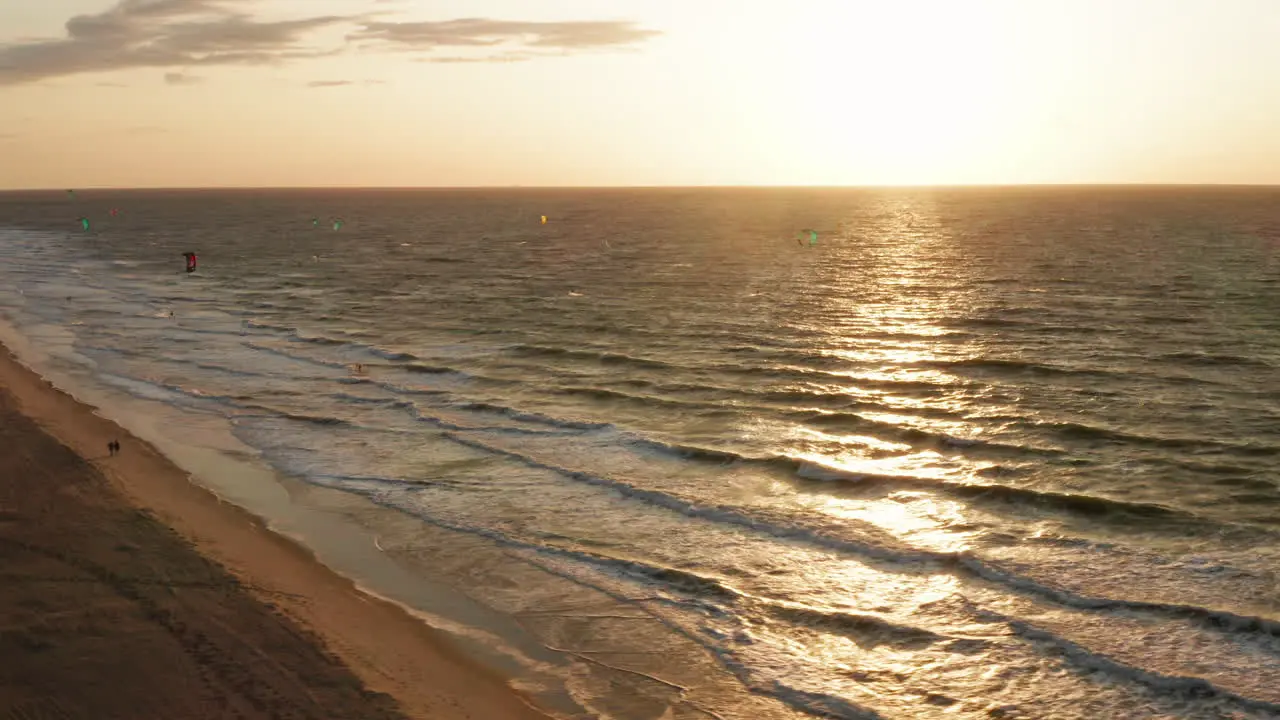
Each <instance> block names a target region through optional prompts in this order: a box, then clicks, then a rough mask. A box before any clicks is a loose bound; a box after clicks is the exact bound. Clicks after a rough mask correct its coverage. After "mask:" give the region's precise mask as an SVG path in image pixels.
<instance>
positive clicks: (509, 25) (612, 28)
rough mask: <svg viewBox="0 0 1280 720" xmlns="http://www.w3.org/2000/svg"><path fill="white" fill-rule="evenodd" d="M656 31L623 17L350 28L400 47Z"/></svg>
mask: <svg viewBox="0 0 1280 720" xmlns="http://www.w3.org/2000/svg"><path fill="white" fill-rule="evenodd" d="M660 34H661V33H659V32H657V31H656V30H645V29H643V28H639V27H636V25H635V23H632V22H625V21H613V20H610V21H579V22H516V21H510V20H489V19H485V18H463V19H459V20H443V21H439V22H402V23H395V22H368V23H364V27H363V28H362V29H361V30H358V31H356V32H354V33H352V34H351V37H352V38H353V39H356V40H373V41H378V42H381V43H383V44H384V45H389V46H393V47H396V48H400V49H414V50H431V49H434V48H437V47H492V46H495V45H502V44H513V45H523V46H526V47H539V48H557V49H561V50H584V49H591V48H601V47H611V46H619V45H632V44H635V43H638V42H643V41H645V40H648V39H650V38H653V37H656V36H657V35H660Z"/></svg>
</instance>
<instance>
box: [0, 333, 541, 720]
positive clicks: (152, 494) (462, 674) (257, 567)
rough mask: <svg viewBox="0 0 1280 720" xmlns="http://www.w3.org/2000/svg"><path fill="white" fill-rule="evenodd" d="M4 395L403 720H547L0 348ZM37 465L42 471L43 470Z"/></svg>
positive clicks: (393, 606) (424, 630)
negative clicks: (113, 451)
mask: <svg viewBox="0 0 1280 720" xmlns="http://www.w3.org/2000/svg"><path fill="white" fill-rule="evenodd" d="M0 394H2V395H5V396H7V398H6V400H7V401H8V402H9V403H10V405H11V406H12V407H14V409H16V411H17V412H18V413H19V414H20V415H22V416H24V417H25V418H26V419H28V420H30V421H31V423H32V424H33V425H34V426H36V427H38V428H39V430H40V431H43V433H44V434H46V435H48V436H49V437H50V438H52V439H53V440H54V441H56V442H57V443H59V444H60V445H61V446H62V447H63V448H65V449H67V450H70V451H71V452H72V453H74V454H75V455H76V456H78V459H79V460H80V462H81V463H82V464H84V465H86V466H88V467H89V468H92V469H93V471H94V472H93V474H95V475H97V476H98V478H100V479H101V481H102V483H103V484H104V487H103V491H104V493H105V495H106V496H115V499H116V500H118V501H119V502H120V503H121V504H122V505H125V506H128V507H132V508H133V509H134V510H135V511H141V512H144V513H148V514H150V515H152V516H153V517H154V518H155V519H156V520H158V521H159V523H160V524H161V525H163V526H165V527H167V528H169V529H171V530H172V531H173V532H174V533H176V535H177V536H178V537H179V538H181V539H182V540H183V541H185V542H186V543H187V544H188V545H189V546H190V548H191V549H192V550H194V551H195V553H197V554H198V556H199V557H201V558H204V559H207V560H212V561H214V562H216V563H217V564H218V565H220V566H221V567H222V568H223V569H225V571H226V572H227V573H229V574H230V575H231V576H232V577H233V578H235V579H236V580H237V581H238V584H239V586H240V587H241V588H242V589H243V590H244V594H245V595H246V596H247V598H246V599H248V600H250V601H251V602H252V603H253V604H255V605H258V606H266V607H269V608H273V609H274V611H275V612H278V613H280V614H281V615H282V616H283V617H284V618H287V620H289V621H291V622H292V623H294V624H296V625H298V626H300V627H301V628H302V629H303V631H304V632H307V633H310V634H312V635H313V637H315V638H318V641H319V642H318V645H319V650H320V651H321V652H322V653H331V654H332V655H335V656H336V657H337V658H338V659H339V660H340V662H341V664H342V665H343V666H345V668H347V669H349V671H350V672H352V673H354V675H355V676H356V677H357V678H358V679H359V681H360V682H361V683H363V685H364V686H365V687H367V688H368V691H371V692H372V693H384V694H386V695H389V696H390V697H392V698H394V699H395V700H396V701H397V703H398V704H399V707H400V709H401V710H402V711H403V712H404V714H405V715H406V716H408V717H414V718H417V717H424V718H425V717H430V718H440V719H441V720H447V719H453V718H457V719H462V718H490V717H494V718H497V717H501V718H512V719H513V720H547V718H549V717H550V716H549V715H548V714H545V713H544V712H542V711H540V710H538V709H537V708H536V707H535V706H534V704H533V702H532V701H531V700H530V699H529V698H528V697H526V696H524V695H522V694H521V693H519V692H518V691H516V690H515V689H513V688H512V687H511V686H510V685H509V684H508V682H507V679H506V678H504V677H502V676H500V675H499V674H498V673H497V672H495V671H494V670H492V669H490V668H488V667H485V666H482V665H481V664H480V663H479V662H478V661H476V660H473V659H471V658H470V657H467V656H466V655H465V654H464V653H463V652H462V651H461V649H459V648H458V647H456V646H455V645H454V643H453V641H452V640H451V638H449V637H448V636H446V635H445V634H444V633H442V632H441V631H438V630H436V629H434V628H432V627H430V626H428V625H427V624H426V623H425V622H424V621H423V620H421V619H420V618H417V617H415V616H414V614H413V611H411V610H410V609H408V608H406V607H405V606H403V605H400V604H399V603H396V602H393V601H391V600H388V599H386V598H383V597H381V596H379V595H376V594H374V593H372V592H370V591H368V590H365V589H363V588H361V587H360V586H359V585H357V584H356V582H354V581H353V580H351V579H348V578H346V577H344V576H342V575H339V574H338V573H337V572H336V571H334V570H332V569H330V568H329V567H328V566H326V565H324V564H323V563H321V562H320V560H319V559H318V558H317V557H316V556H315V554H314V553H313V552H312V551H311V550H310V549H308V548H306V547H305V546H303V545H301V544H300V543H299V542H297V541H295V540H294V539H292V538H290V537H288V536H286V535H283V534H280V533H277V532H274V531H272V530H271V529H269V528H268V527H267V525H266V522H265V521H264V520H263V519H261V518H259V517H258V516H257V515H254V514H253V513H251V512H250V511H248V510H245V509H243V508H241V507H239V506H237V505H234V504H232V503H230V502H227V501H225V500H223V499H222V498H221V497H219V496H218V495H217V494H215V493H214V492H213V491H211V490H208V489H206V488H204V487H202V486H201V485H199V484H197V483H195V482H194V481H193V479H192V478H191V476H190V473H188V472H187V471H185V470H183V469H181V468H180V467H178V466H177V465H176V464H175V463H174V462H173V461H172V460H170V459H169V458H168V457H166V456H165V455H164V454H162V453H161V452H160V451H158V450H156V449H155V448H154V447H153V446H152V445H151V444H149V443H147V442H145V441H143V440H140V439H138V438H137V437H135V436H134V435H133V434H131V433H130V432H128V431H127V430H125V429H124V428H122V427H121V426H119V425H117V424H116V423H115V422H113V421H111V420H108V419H106V418H104V417H103V416H101V415H100V414H98V412H97V410H96V409H95V408H93V407H92V406H90V405H87V404H84V403H81V402H80V401H78V400H76V399H75V398H73V397H72V396H70V395H69V394H67V393H66V392H64V391H62V390H61V389H59V388H57V387H55V386H54V385H53V384H52V383H51V382H50V381H48V380H46V379H45V378H43V377H42V376H40V375H39V374H37V372H36V371H34V370H32V369H31V368H29V367H27V366H26V365H24V364H22V363H21V362H20V361H19V360H18V359H17V358H16V357H15V356H14V355H13V353H12V352H11V351H10V350H9V348H7V347H5V346H3V345H0ZM19 424H20V423H19ZM113 439H114V440H118V441H119V442H120V444H121V452H120V455H119V456H118V457H108V456H107V455H106V452H105V448H106V446H107V443H108V442H109V441H110V440H113ZM33 462H34V463H35V465H36V466H39V465H40V462H41V459H40V458H35V459H34V460H33ZM104 542H110V541H109V540H108V541H104ZM272 651H273V649H272V648H267V649H266V650H262V649H259V652H260V653H262V652H265V653H266V654H267V655H270V654H271V653H272Z"/></svg>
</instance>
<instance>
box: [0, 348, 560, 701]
mask: <svg viewBox="0 0 1280 720" xmlns="http://www.w3.org/2000/svg"><path fill="white" fill-rule="evenodd" d="M113 439H115V440H118V441H119V442H120V444H121V446H122V450H121V452H120V454H119V455H118V456H115V457H111V456H109V455H108V452H107V443H108V442H109V441H111V440H113ZM399 717H412V718H433V719H438V720H455V719H459V720H460V719H462V718H475V719H477V720H479V719H481V718H484V719H485V720H490V719H502V720H508V719H510V720H525V719H528V720H534V719H544V720H545V717H546V716H545V715H543V714H541V713H540V712H538V711H536V710H535V709H533V708H532V707H531V706H530V705H529V704H528V703H527V701H526V700H525V699H524V698H523V697H521V696H520V695H518V694H517V693H516V692H515V691H514V690H512V689H511V688H509V687H508V686H507V684H506V683H505V682H504V681H503V678H501V677H499V676H498V675H497V674H495V673H493V672H491V671H489V670H488V669H487V668H484V667H481V666H480V665H478V664H476V663H475V662H474V661H472V660H470V659H469V658H467V657H464V656H463V655H462V654H461V653H460V651H459V650H457V649H456V648H455V647H454V646H453V645H452V644H451V643H450V641H449V640H448V638H447V637H445V636H443V635H441V634H440V633H439V632H437V631H435V630H433V629H432V628H430V627H428V626H426V625H425V624H424V623H422V622H420V621H419V620H418V619H416V618H414V617H413V616H412V615H410V614H409V613H408V612H406V611H405V610H404V609H402V608H401V607H399V606H397V605H395V604H392V603H390V602H386V601H384V600H381V599H378V598H376V597H373V596H370V595H368V594H366V593H364V592H361V591H360V590H359V589H358V588H357V587H356V586H355V585H354V584H353V583H351V582H350V581H348V580H346V579H344V578H343V577H341V576H339V575H337V574H336V573H334V572H332V571H331V570H329V569H328V568H326V567H325V566H323V565H321V564H320V563H319V562H317V561H316V560H315V559H314V558H313V557H312V555H311V554H310V553H309V552H308V551H306V550H305V549H304V548H302V547H300V546H299V545H297V544H296V543H294V542H293V541H292V540H289V539H287V538H284V537H282V536H279V535H276V534H274V533H272V532H270V531H269V530H267V529H266V528H265V527H264V526H263V525H262V523H261V522H260V521H258V520H257V519H256V518H255V517H253V516H252V515H250V514H249V513H247V512H245V511H243V510H241V509H239V508H237V507H235V506H233V505H230V504H228V503H224V502H222V501H220V500H219V499H218V498H217V497H216V496H215V495H213V494H212V493H210V492H208V491H206V490H204V489H203V488H200V487H199V486H197V485H195V484H193V483H192V482H191V481H190V480H189V479H188V477H187V474H186V473H185V472H183V471H182V470H181V469H179V468H178V467H177V466H175V465H174V464H173V463H171V462H170V461H169V460H168V459H166V458H165V457H164V456H162V455H161V454H160V453H159V452H157V451H156V450H154V449H153V448H151V447H150V446H149V445H147V444H146V443H143V442H142V441H140V440H138V439H136V438H134V437H132V436H130V435H129V434H128V433H126V432H125V431H123V430H122V429H121V428H119V427H118V426H117V425H116V424H114V423H113V422H111V421H109V420H106V419H104V418H102V417H100V416H98V415H97V414H95V412H94V410H93V409H92V408H90V407H88V406H86V405H82V404H80V403H78V402H76V401H75V400H74V399H73V398H71V397H70V396H68V395H66V394H64V393H62V392H61V391H59V390H57V389H55V388H53V387H51V386H50V385H49V384H48V383H47V382H45V381H44V380H43V379H42V378H40V377H39V376H38V375H36V374H35V373H33V372H31V371H30V370H28V369H27V368H25V367H23V366H22V365H20V364H19V363H17V362H16V361H15V360H14V359H13V358H12V356H10V355H9V354H8V352H7V351H4V350H3V348H0V718H2V719H3V720H10V719H13V720H35V719H37V718H40V719H43V718H50V719H70V718H86V719H87V718H94V719H95V720H98V719H110V718H131V719H132V718H166V719H169V718H193V719H196V718H242V719H245V720H256V719H257V718H399Z"/></svg>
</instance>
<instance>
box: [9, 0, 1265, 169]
mask: <svg viewBox="0 0 1280 720" xmlns="http://www.w3.org/2000/svg"><path fill="white" fill-rule="evenodd" d="M1077 182H1084V183H1110V182H1117V183H1124V182H1152V183H1268V184H1274V183H1280V0H786V1H785V2H783V1H778V0H123V1H118V2H113V1H111V0H105V1H104V0H56V1H54V2H25V1H21V2H18V1H14V2H3V3H0V188H24V187H47V188H62V187H75V188H88V187H157V186H158V187H204V186H468V185H577V186H582V185H883V184H970V183H997V184H1006V183H1009V184H1013V183H1077Z"/></svg>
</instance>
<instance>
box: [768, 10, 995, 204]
mask: <svg viewBox="0 0 1280 720" xmlns="http://www.w3.org/2000/svg"><path fill="white" fill-rule="evenodd" d="M924 6H925V4H922V3H919V2H901V3H899V2H875V3H872V2H861V3H859V2H848V1H845V0H835V1H833V2H821V3H818V2H808V3H805V2H801V3H798V4H797V7H796V10H795V12H794V13H791V14H789V15H788V19H787V21H786V33H785V35H786V36H787V37H789V38H791V42H790V43H789V44H788V45H787V48H786V50H785V51H781V52H780V51H774V52H768V53H763V54H762V58H763V60H762V63H761V66H760V67H758V68H757V72H756V73H750V75H751V76H752V77H755V78H763V82H764V83H766V84H767V85H768V86H770V87H773V88H785V90H783V91H782V92H781V96H782V97H784V98H786V99H787V101H786V102H784V103H783V107H782V109H781V112H780V113H778V114H777V115H778V116H777V117H774V118H772V119H771V122H770V125H771V127H772V129H773V130H774V131H775V132H776V131H777V130H779V129H781V128H784V127H785V128H787V129H788V130H787V131H786V132H787V135H788V137H787V138H780V139H779V141H780V142H783V143H786V144H787V145H788V148H787V150H788V152H791V153H793V155H794V156H795V157H796V158H797V162H804V163H805V164H807V165H810V166H813V165H816V166H817V167H818V168H819V170H818V174H819V175H821V178H820V179H819V181H820V182H833V183H836V184H846V183H850V182H852V183H854V184H858V183H861V182H867V181H870V182H872V183H875V184H939V183H949V182H972V181H979V182H980V181H981V180H980V178H981V177H982V176H984V175H989V174H991V173H992V171H994V170H997V169H999V168H1001V167H1002V166H1003V165H1005V164H1007V161H1008V158H1007V157H1001V156H1000V152H999V149H1000V147H1001V144H1002V143H1001V139H1002V138H1001V132H1002V128H1003V127H1006V126H1007V125H1008V123H1005V122H1002V119H1003V118H1004V117H1005V116H1007V115H1008V114H1009V113H1010V111H1011V110H1012V109H1013V107H1014V106H1015V105H1016V103H1017V80H1018V77H1019V73H1018V68H1017V67H1016V64H1015V61H1014V60H1013V57H1014V56H1015V55H1016V53H1014V52H1012V51H1011V47H1010V42H1009V38H1008V35H1007V34H1006V33H1008V32H1009V28H1006V27H1005V24H1007V22H1008V21H1007V20H1004V19H1002V17H1001V16H998V15H996V14H995V13H993V12H991V7H990V6H989V5H988V6H985V11H984V6H982V5H980V4H976V3H928V4H927V10H926V9H925V7H924ZM800 158H803V160H800Z"/></svg>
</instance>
